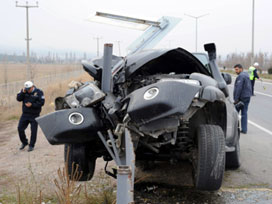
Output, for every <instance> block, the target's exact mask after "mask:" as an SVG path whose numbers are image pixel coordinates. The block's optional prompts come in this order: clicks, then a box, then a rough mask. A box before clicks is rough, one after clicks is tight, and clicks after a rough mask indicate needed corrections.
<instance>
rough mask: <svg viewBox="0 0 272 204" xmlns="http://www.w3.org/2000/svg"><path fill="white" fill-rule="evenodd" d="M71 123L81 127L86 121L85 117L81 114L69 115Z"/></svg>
mask: <svg viewBox="0 0 272 204" xmlns="http://www.w3.org/2000/svg"><path fill="white" fill-rule="evenodd" d="M68 120H69V122H70V123H71V124H73V125H80V124H81V123H83V121H84V117H83V115H82V114H81V113H78V112H74V113H71V114H70V115H69V118H68Z"/></svg>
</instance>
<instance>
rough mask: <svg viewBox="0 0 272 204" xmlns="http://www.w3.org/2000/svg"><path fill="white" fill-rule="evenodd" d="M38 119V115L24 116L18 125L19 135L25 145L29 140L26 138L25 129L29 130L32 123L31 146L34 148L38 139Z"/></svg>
mask: <svg viewBox="0 0 272 204" xmlns="http://www.w3.org/2000/svg"><path fill="white" fill-rule="evenodd" d="M36 117H38V116H37V115H35V116H32V115H22V116H21V118H20V121H19V125H18V133H19V137H20V140H21V142H22V143H23V144H28V140H27V138H26V134H25V129H26V128H27V126H28V124H29V123H30V127H31V137H30V143H29V146H31V147H34V146H35V143H36V139H37V130H38V123H37V122H36V120H35V118H36Z"/></svg>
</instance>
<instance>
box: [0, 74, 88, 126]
mask: <svg viewBox="0 0 272 204" xmlns="http://www.w3.org/2000/svg"><path fill="white" fill-rule="evenodd" d="M72 80H75V81H81V82H86V81H90V80H92V78H91V77H90V76H89V75H88V74H87V73H84V74H82V75H81V76H79V77H75V78H71V79H68V80H63V81H61V82H56V83H55V84H52V85H50V86H48V87H47V88H45V89H43V92H44V96H45V105H44V106H43V108H42V113H41V114H42V115H43V114H46V113H49V112H53V111H54V107H55V106H54V101H55V98H56V97H58V96H64V95H65V93H66V91H67V90H68V84H69V83H70V82H71V81H72ZM14 97H15V96H14ZM21 109H22V105H21V103H19V102H18V106H15V107H12V108H10V109H6V107H1V106H0V121H6V120H17V119H19V117H20V115H21V113H22V110H21Z"/></svg>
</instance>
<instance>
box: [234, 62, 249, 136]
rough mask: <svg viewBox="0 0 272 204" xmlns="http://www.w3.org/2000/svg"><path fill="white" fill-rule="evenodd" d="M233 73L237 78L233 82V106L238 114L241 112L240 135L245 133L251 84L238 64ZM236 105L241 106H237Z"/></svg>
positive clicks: (246, 74)
mask: <svg viewBox="0 0 272 204" xmlns="http://www.w3.org/2000/svg"><path fill="white" fill-rule="evenodd" d="M234 69H235V72H236V74H237V75H238V77H237V78H236V80H235V84H234V91H233V99H234V104H236V109H237V111H238V113H239V112H240V110H242V115H241V117H242V118H241V124H242V130H241V133H244V134H246V133H247V110H248V105H249V102H250V97H251V95H252V89H251V82H250V79H249V75H248V73H247V72H243V67H242V65H240V64H237V65H235V66H234ZM238 104H243V105H242V106H238Z"/></svg>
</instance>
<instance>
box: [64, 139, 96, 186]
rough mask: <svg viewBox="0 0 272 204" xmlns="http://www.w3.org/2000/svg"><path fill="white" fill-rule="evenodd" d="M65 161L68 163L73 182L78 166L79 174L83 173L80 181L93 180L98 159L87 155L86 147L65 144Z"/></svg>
mask: <svg viewBox="0 0 272 204" xmlns="http://www.w3.org/2000/svg"><path fill="white" fill-rule="evenodd" d="M67 159H68V161H67ZM64 160H65V162H67V167H68V174H69V177H70V179H71V180H74V177H73V176H72V174H73V172H75V168H76V165H78V172H79V173H80V174H81V172H82V175H81V177H80V178H79V181H89V180H91V179H92V177H93V174H94V170H95V162H96V157H90V156H89V155H88V154H87V148H86V145H83V144H69V145H68V144H65V145H64Z"/></svg>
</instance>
